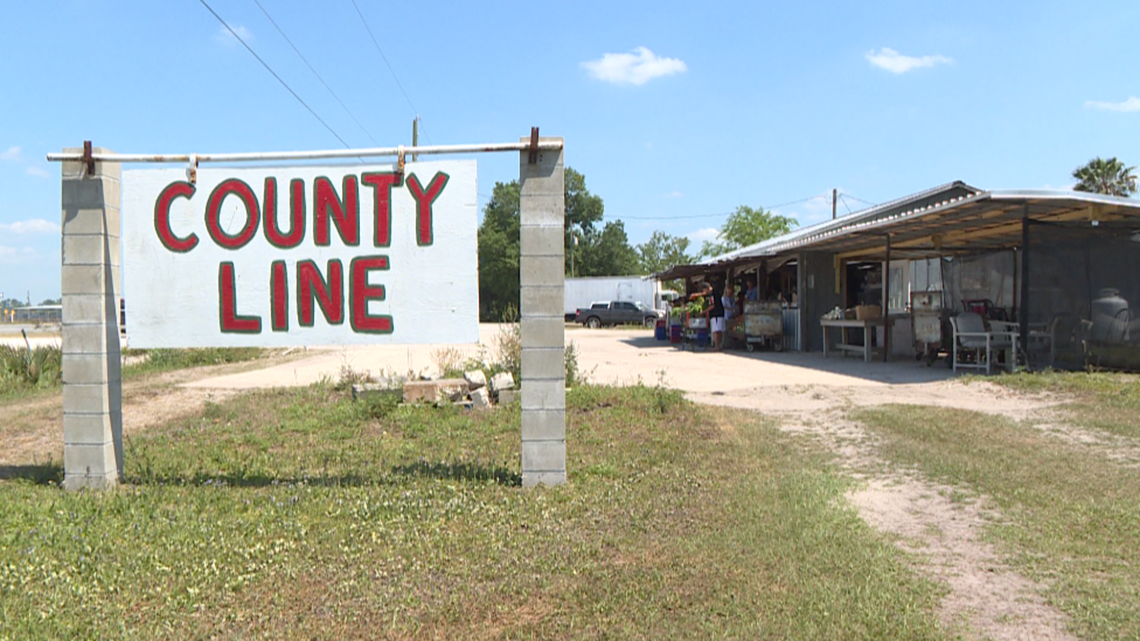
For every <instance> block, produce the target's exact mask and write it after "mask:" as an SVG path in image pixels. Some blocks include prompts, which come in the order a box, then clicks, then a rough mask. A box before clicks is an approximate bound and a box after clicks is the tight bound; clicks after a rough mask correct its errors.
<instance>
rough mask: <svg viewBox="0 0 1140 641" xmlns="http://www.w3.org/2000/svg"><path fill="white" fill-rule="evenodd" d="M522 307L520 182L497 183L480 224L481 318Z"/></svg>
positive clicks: (490, 318) (496, 316)
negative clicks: (520, 281)
mask: <svg viewBox="0 0 1140 641" xmlns="http://www.w3.org/2000/svg"><path fill="white" fill-rule="evenodd" d="M510 306H514V308H515V309H518V306H519V183H518V181H515V180H512V181H511V182H509V183H506V184H504V183H495V189H494V191H493V192H492V195H491V200H490V201H488V202H487V205H486V206H485V207H484V208H483V223H482V224H480V225H479V319H480V320H482V321H499V320H502V318H503V312H504V311H506V309H507V308H508V307H510Z"/></svg>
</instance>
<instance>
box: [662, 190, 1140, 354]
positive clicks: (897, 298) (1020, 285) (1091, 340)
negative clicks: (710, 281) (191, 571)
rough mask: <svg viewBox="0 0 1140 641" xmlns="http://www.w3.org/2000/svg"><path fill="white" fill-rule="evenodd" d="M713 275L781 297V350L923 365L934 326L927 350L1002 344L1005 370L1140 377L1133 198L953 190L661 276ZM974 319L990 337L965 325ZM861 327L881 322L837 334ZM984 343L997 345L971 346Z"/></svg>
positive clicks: (1138, 248)
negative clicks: (1006, 348) (1090, 369)
mask: <svg viewBox="0 0 1140 641" xmlns="http://www.w3.org/2000/svg"><path fill="white" fill-rule="evenodd" d="M710 277H711V278H722V279H728V281H729V282H738V281H739V280H740V279H741V278H742V277H743V278H744V279H751V278H756V279H757V282H758V283H759V284H760V288H761V292H762V293H763V294H764V295H765V297H766V298H768V299H771V298H772V297H773V296H778V297H779V300H781V301H783V306H784V308H785V309H784V313H783V320H784V335H783V341H784V342H783V347H784V348H786V349H793V350H802V351H819V350H823V349H824V348H825V337H826V338H827V347H828V348H834V347H836V346H839V347H844V348H856V347H857V348H859V349H860V350H863V349H864V348H865V347H866V348H870V349H866V350H865V352H864V353H865V354H867V355H868V356H870V355H871V353H872V351H873V352H874V356H875V358H883V359H886V358H888V357H894V358H903V357H907V356H911V357H913V356H916V355H918V354H920V353H929V349H930V348H931V346H930V345H929V343H931V341H929V340H927V341H921V340H916V336H917V335H918V334H921V333H923V331H924V329H925V330H927V331H928V330H929V329H930V328H931V327H934V328H936V329H935V331H937V328H940V329H941V341H940V343H941V345H937V344H936V345H934V346H933V347H934V348H935V349H937V348H938V347H941V348H942V349H943V350H944V351H946V352H949V353H950V355H951V356H952V352H953V345H954V343H955V340H954V336H955V334H956V333H957V334H958V335H959V338H958V340H957V343H958V347H959V348H960V351H962V352H967V351H969V350H967V349H964V346H965V345H966V344H974V343H972V339H980V340H983V342H984V341H991V342H995V343H1000V340H1001V337H1002V336H1004V337H1005V338H1006V339H1013V346H1014V347H1015V350H1012V351H1011V353H1010V354H1009V355H1006V356H1004V357H1003V358H1005V359H1010V360H1011V362H1009V363H1007V364H1010V365H1012V364H1013V363H1012V359H1013V358H1017V359H1018V362H1020V363H1021V364H1028V365H1029V366H1030V367H1035V368H1037V367H1047V366H1052V367H1084V366H1089V365H1091V366H1101V367H1113V368H1126V369H1140V201H1136V200H1132V199H1129V198H1121V197H1113V196H1104V195H1099V194H1092V193H1085V192H1070V191H1063V192H1053V191H1040V190H993V191H985V190H982V189H978V188H976V187H972V186H970V185H968V184H966V183H963V182H954V183H949V184H946V185H942V186H939V187H936V188H933V189H929V190H926V191H923V192H919V193H917V194H913V195H911V196H907V197H904V198H900V199H897V200H894V201H891V202H887V203H884V204H881V205H877V206H874V207H871V208H869V209H866V210H863V211H860V212H856V213H854V214H851V215H848V216H844V217H840V218H837V219H833V220H829V221H826V222H823V223H819V224H816V225H812V226H809V227H804V228H802V229H797V230H795V231H793V232H791V233H788V234H785V235H783V236H779V237H777V238H772V239H769V240H766V241H763V242H761V243H757V244H755V245H752V246H749V247H744V248H741V249H738V250H735V251H732V252H729V253H726V254H723V255H721V256H717V257H714V258H712V259H709V260H706V261H703V262H701V263H698V264H694V265H678V266H674V267H672V268H671V269H669V270H667V271H665V272H662V273H660V274H658V275H657V278H659V279H661V280H672V279H677V278H681V279H685V280H686V282H688V283H692V282H695V281H697V280H701V279H706V278H710ZM876 306H877V307H878V308H879V309H877V310H876V309H875V307H876ZM837 308H838V310H839V311H838V312H837V311H836V309H837ZM852 310H858V311H859V314H858V316H859V318H858V319H851V318H848V317H849V316H851V311H852ZM882 310H886V313H885V314H884V313H882ZM876 314H877V318H876V317H875V316H876ZM963 314H967V316H962V315H963ZM972 314H977V315H978V316H981V317H982V318H983V319H984V323H985V325H984V327H983V328H979V327H974V326H972V325H971V326H970V327H968V328H966V329H963V328H960V327H958V325H963V324H966V323H967V321H970V322H972V321H973V317H972V316H971V315H972ZM828 315H830V316H831V317H832V318H831V319H825V316H828ZM960 316H961V318H959V317H960ZM855 320H867V321H875V322H867V323H865V324H863V325H862V331H859V328H856V330H855V331H854V332H853V333H854V334H856V336H855V337H854V338H853V339H850V340H848V339H847V338H837V337H836V336H829V334H835V332H834V331H831V332H828V326H829V325H831V326H834V325H837V324H839V325H844V324H846V325H852V326H854V325H859V323H855V322H853V321H855ZM956 327H958V329H957V331H956V330H955V328H956ZM967 329H970V330H973V331H967ZM846 332H847V329H844V330H843V333H844V334H846ZM978 332H984V333H991V335H990V336H988V337H985V336H968V334H972V333H978ZM867 335H870V343H871V344H870V345H866V340H865V337H866V336H867ZM851 343H855V345H852V344H851ZM979 358H980V357H979ZM966 360H968V359H962V358H959V359H958V361H959V362H960V363H961V364H962V365H963V366H965V364H966V363H965V361H966ZM987 360H988V359H987ZM987 369H988V368H987Z"/></svg>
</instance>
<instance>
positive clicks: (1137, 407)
mask: <svg viewBox="0 0 1140 641" xmlns="http://www.w3.org/2000/svg"><path fill="white" fill-rule="evenodd" d="M990 380H993V381H994V382H996V383H999V384H1002V385H1006V386H1008V387H1011V388H1013V389H1016V390H1019V391H1023V392H1052V393H1059V394H1065V395H1068V396H1071V397H1072V398H1073V402H1071V403H1067V404H1066V405H1065V407H1064V411H1065V412H1067V413H1068V415H1069V416H1070V417H1071V418H1072V419H1073V420H1074V421H1077V422H1078V423H1079V424H1080V425H1081V426H1082V427H1091V428H1095V429H1099V430H1104V431H1107V432H1111V433H1113V434H1118V435H1121V436H1128V437H1134V438H1140V419H1138V417H1140V376H1137V375H1136V374H1117V373H1107V372H1095V373H1089V372H1037V373H1021V374H1016V375H1013V376H999V377H996V378H993V379H990Z"/></svg>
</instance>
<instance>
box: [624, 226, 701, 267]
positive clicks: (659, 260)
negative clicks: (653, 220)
mask: <svg viewBox="0 0 1140 641" xmlns="http://www.w3.org/2000/svg"><path fill="white" fill-rule="evenodd" d="M688 249H689V239H688V238H685V237H684V236H670V235H669V234H666V233H665V232H663V231H655V232H653V235H651V236H650V237H649V240H647V241H645V242H644V243H641V244H640V245H638V246H637V255H638V258H639V259H640V263H641V271H642V272H643V273H646V274H655V273H658V272H663V271H665V270H666V269H669V268H670V267H672V266H674V265H688V264H689V263H691V262H693V258H692V257H691V256H689V254H688V253H687V252H688Z"/></svg>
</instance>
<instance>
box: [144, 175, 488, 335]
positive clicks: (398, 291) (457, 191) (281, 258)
mask: <svg viewBox="0 0 1140 641" xmlns="http://www.w3.org/2000/svg"><path fill="white" fill-rule="evenodd" d="M476 191H477V190H476V169H475V162H474V161H445V162H423V163H409V164H407V165H406V166H405V169H404V174H403V176H401V175H400V174H399V173H398V172H397V170H396V167H395V166H392V165H324V166H306V167H256V168H228V169H227V168H200V169H199V170H198V172H197V181H196V182H195V183H191V182H189V181H188V180H187V171H186V170H185V169H148V170H137V171H125V172H123V211H122V214H123V215H122V220H123V237H122V243H123V263H124V265H123V267H124V286H123V291H124V296H125V300H126V312H127V313H126V315H127V332H128V336H129V338H130V344H131V346H132V347H236V346H256V347H270V346H292V345H344V344H376V343H387V344H392V343H399V344H407V343H473V342H477V341H478V338H479V327H478V322H479V284H478V262H477V243H476V227H477V202H476V198H477V195H476Z"/></svg>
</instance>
